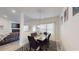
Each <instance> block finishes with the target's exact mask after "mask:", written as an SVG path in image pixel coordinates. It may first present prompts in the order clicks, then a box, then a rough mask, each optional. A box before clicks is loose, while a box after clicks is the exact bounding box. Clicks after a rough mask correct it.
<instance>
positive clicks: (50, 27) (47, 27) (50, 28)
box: [37, 23, 54, 33]
mask: <svg viewBox="0 0 79 59" xmlns="http://www.w3.org/2000/svg"><path fill="white" fill-rule="evenodd" d="M37 27H38V30H39V31H40V32H48V33H54V23H51V24H40V25H38V26H37Z"/></svg>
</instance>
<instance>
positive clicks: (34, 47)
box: [28, 36, 39, 51]
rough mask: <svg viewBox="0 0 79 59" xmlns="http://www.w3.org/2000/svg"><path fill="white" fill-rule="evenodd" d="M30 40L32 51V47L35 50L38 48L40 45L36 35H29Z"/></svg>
mask: <svg viewBox="0 0 79 59" xmlns="http://www.w3.org/2000/svg"><path fill="white" fill-rule="evenodd" d="M28 40H29V45H30V49H29V50H30V51H31V49H34V51H36V50H37V48H38V47H39V43H38V42H37V41H35V39H34V37H32V36H28Z"/></svg>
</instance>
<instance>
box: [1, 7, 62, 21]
mask: <svg viewBox="0 0 79 59" xmlns="http://www.w3.org/2000/svg"><path fill="white" fill-rule="evenodd" d="M62 9H63V7H0V17H4V15H6V16H7V18H8V19H10V20H15V21H16V20H18V19H20V14H21V12H23V13H24V15H25V19H27V20H29V19H40V18H47V17H54V16H59V15H60V14H61V12H62ZM12 10H16V13H12Z"/></svg>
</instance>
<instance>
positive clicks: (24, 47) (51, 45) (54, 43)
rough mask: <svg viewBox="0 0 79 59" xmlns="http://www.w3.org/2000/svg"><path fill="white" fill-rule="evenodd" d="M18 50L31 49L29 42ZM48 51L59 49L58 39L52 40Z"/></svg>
mask: <svg viewBox="0 0 79 59" xmlns="http://www.w3.org/2000/svg"><path fill="white" fill-rule="evenodd" d="M16 51H29V43H28V44H26V45H24V46H23V47H21V48H20V49H18V50H16ZM44 51H45V50H44ZM47 51H57V46H56V41H50V45H49V48H48V50H47Z"/></svg>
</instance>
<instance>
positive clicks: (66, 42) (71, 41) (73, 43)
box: [60, 8, 79, 51]
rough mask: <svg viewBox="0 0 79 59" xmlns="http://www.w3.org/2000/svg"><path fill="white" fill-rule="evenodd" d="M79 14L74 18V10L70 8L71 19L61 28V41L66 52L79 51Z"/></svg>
mask: <svg viewBox="0 0 79 59" xmlns="http://www.w3.org/2000/svg"><path fill="white" fill-rule="evenodd" d="M78 25H79V13H78V14H76V15H75V16H72V8H69V19H68V21H66V22H65V23H63V24H62V26H61V32H60V33H61V41H62V44H63V47H64V50H67V51H69V50H70V51H73V50H79V47H78V46H79V26H78Z"/></svg>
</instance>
